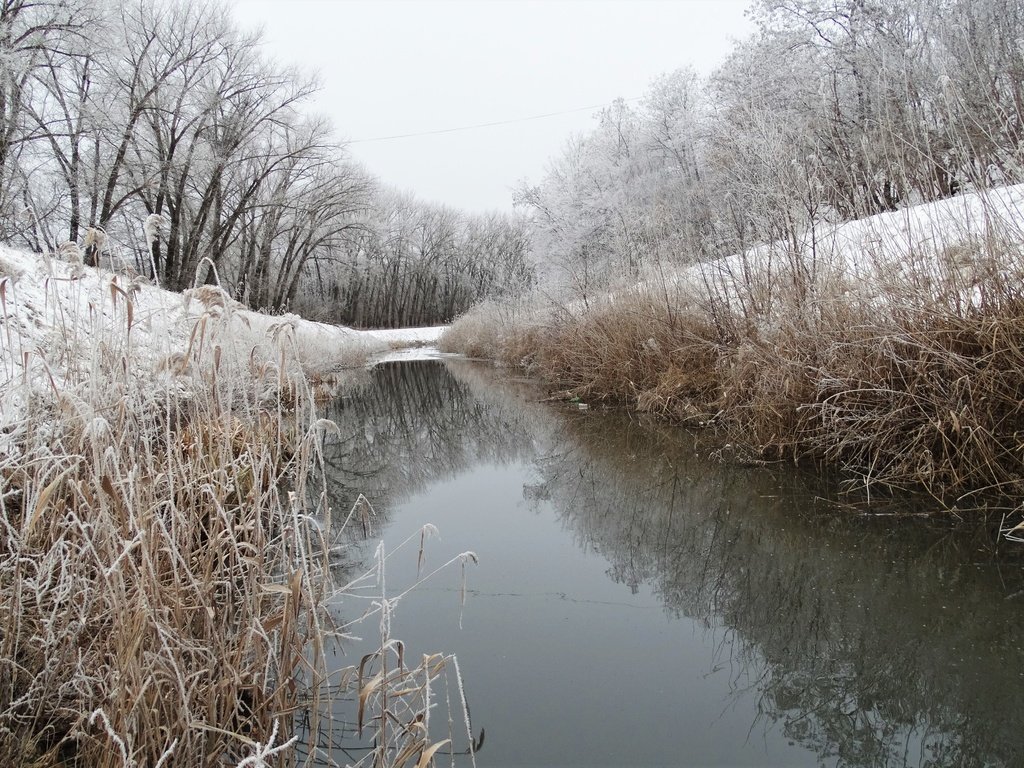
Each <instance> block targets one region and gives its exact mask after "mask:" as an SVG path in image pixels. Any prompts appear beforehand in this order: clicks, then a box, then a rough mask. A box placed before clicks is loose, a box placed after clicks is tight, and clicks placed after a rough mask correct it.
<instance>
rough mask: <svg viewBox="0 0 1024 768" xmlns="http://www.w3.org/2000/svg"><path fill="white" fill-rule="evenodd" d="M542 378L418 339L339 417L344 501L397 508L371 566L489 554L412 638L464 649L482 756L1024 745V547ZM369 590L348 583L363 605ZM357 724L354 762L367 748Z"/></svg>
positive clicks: (765, 760)
mask: <svg viewBox="0 0 1024 768" xmlns="http://www.w3.org/2000/svg"><path fill="white" fill-rule="evenodd" d="M542 399H543V393H542V392H541V391H540V390H538V389H537V388H536V387H535V386H534V385H531V384H530V383H528V382H524V381H521V380H517V379H515V378H513V377H511V376H510V374H509V372H507V371H505V372H502V371H496V370H494V369H492V368H490V367H487V366H484V365H481V364H475V363H471V362H468V361H459V360H445V361H437V360H435V361H417V362H402V363H390V364H385V365H381V366H378V367H377V368H375V369H374V370H373V371H371V372H369V373H368V374H367V375H366V378H365V380H363V381H362V382H360V383H357V384H356V385H354V386H353V387H351V388H350V389H349V390H347V391H346V393H345V394H344V395H343V396H342V397H340V398H339V399H338V400H337V401H336V402H335V403H334V404H333V406H332V408H331V411H330V413H328V416H329V417H330V418H332V419H333V420H334V421H335V422H336V423H338V425H339V427H340V429H341V433H342V438H341V439H340V440H337V441H335V442H334V443H332V444H331V445H330V446H329V447H328V453H327V456H326V460H327V467H328V487H329V489H330V496H331V501H332V506H333V508H334V509H335V510H339V511H340V512H341V513H344V512H346V511H347V510H348V509H350V508H351V507H352V505H353V503H354V502H355V500H356V498H357V496H358V494H360V493H362V494H364V495H365V497H366V498H367V499H368V500H369V501H370V504H371V505H372V508H373V511H374V515H373V516H372V517H368V518H367V522H368V523H369V528H368V530H367V531H366V535H365V537H363V536H360V540H359V541H357V542H355V544H354V553H355V554H354V555H353V556H352V561H353V562H352V563H351V567H352V568H358V567H360V566H361V565H367V566H368V565H369V564H372V562H373V560H374V555H375V553H378V554H379V550H378V546H379V545H380V543H381V542H383V545H382V546H383V551H384V552H386V553H390V556H389V558H388V562H387V566H386V592H387V594H388V595H389V596H393V595H398V594H400V593H401V592H402V591H403V590H404V588H405V587H406V586H408V585H409V584H412V583H414V582H415V581H416V580H417V573H418V572H419V573H424V572H429V571H430V570H431V569H432V568H434V567H435V566H438V565H440V564H442V563H444V562H445V561H447V560H449V559H450V558H453V557H455V556H457V555H458V554H459V553H461V552H464V551H467V550H472V551H473V552H474V553H475V554H476V555H477V557H478V559H479V563H478V564H472V563H470V564H468V565H467V567H466V568H465V578H466V581H465V582H463V568H462V566H461V564H460V563H458V562H457V563H455V564H454V565H452V566H451V567H449V568H447V569H445V570H443V571H441V572H440V573H438V574H436V575H435V576H432V577H431V578H430V579H428V580H427V581H426V582H424V583H423V584H421V585H420V586H418V587H417V588H416V589H415V590H413V591H412V592H411V593H410V594H408V595H407V596H405V597H403V598H402V599H401V600H400V601H399V602H398V603H397V604H396V605H395V606H394V610H393V615H392V620H391V632H392V634H393V636H395V637H398V638H401V639H402V640H403V641H404V642H405V643H406V656H407V658H419V655H420V654H422V653H425V652H435V651H444V652H450V653H453V654H455V655H456V656H457V659H458V668H459V672H460V673H461V677H462V680H463V688H464V692H465V696H466V699H467V701H468V703H469V706H470V715H471V724H470V728H471V729H472V732H473V737H474V738H475V739H479V735H480V731H481V730H483V731H484V732H485V737H484V739H483V744H482V746H481V747H480V749H479V751H478V753H477V755H476V764H477V765H479V766H481V767H483V766H502V767H506V766H705V765H707V766H711V765H716V766H815V765H829V766H832V765H843V766H1017V765H1024V729H1022V728H1021V727H1020V723H1019V719H1020V716H1021V714H1022V713H1024V651H1022V646H1024V632H1022V629H1024V618H1022V613H1021V605H1022V601H1024V569H1022V566H1021V557H1020V552H1019V551H1018V549H1017V548H1014V547H1013V546H1012V545H1007V544H1003V545H999V546H997V545H996V542H995V539H994V537H993V535H992V533H991V532H990V531H989V530H987V529H984V528H982V527H977V528H973V527H971V526H965V525H963V524H961V525H957V526H953V525H950V524H949V522H948V521H946V520H944V519H943V518H942V517H941V516H937V515H926V514H918V515H913V516H906V517H904V516H900V517H893V516H880V515H866V514H861V513H856V512H853V511H850V510H849V509H847V510H845V511H844V510H843V509H842V508H841V507H839V506H837V505H836V504H835V503H834V502H830V501H828V500H827V497H828V493H827V492H826V491H823V490H822V488H821V487H816V485H815V481H813V480H811V479H808V478H805V477H801V476H800V475H799V474H798V473H796V471H795V470H793V469H792V468H790V467H776V468H745V467H738V466H736V465H735V464H730V463H727V462H722V461H719V460H715V459H714V458H712V457H710V456H709V453H710V451H709V449H708V448H707V447H706V446H702V441H701V439H699V438H696V437H694V436H693V435H689V434H687V433H686V432H684V431H682V430H680V429H678V428H673V427H670V426H667V425H665V424H661V423H656V422H645V421H642V420H638V419H637V418H636V417H632V418H631V417H629V416H628V415H625V414H621V413H616V412H610V411H601V410H597V409H592V410H587V411H581V410H578V409H575V408H573V407H571V406H568V405H565V404H554V403H548V402H542ZM917 511H918V512H920V513H927V512H929V509H928V508H927V506H924V507H922V508H921V509H919V510H917ZM427 523H430V524H433V525H434V526H436V528H437V530H438V532H439V536H437V537H433V538H432V539H431V540H429V541H427V542H426V548H425V551H424V555H423V558H424V560H425V562H420V556H419V544H420V537H419V535H418V534H419V532H420V530H421V529H422V527H423V526H424V525H425V524H427ZM410 536H412V537H413V541H412V542H411V544H408V545H406V547H405V548H404V549H401V548H399V544H400V543H401V542H402V541H403V540H405V539H407V538H408V537H410ZM380 589H381V587H380V586H377V585H374V586H373V587H372V588H371V592H372V591H377V592H379V591H380ZM463 599H464V604H463ZM360 610H361V607H360V605H359V604H358V601H353V600H345V601H343V602H342V603H341V604H340V605H339V606H338V612H339V621H341V622H349V621H353V620H354V619H355V618H357V616H358V614H359V612H360ZM376 628H377V620H376V619H372V620H371V621H369V622H363V623H362V624H361V625H360V624H352V625H351V626H349V627H348V630H349V631H350V632H351V633H352V634H354V635H361V636H363V637H366V638H367V639H366V644H364V645H361V644H360V643H359V642H355V641H353V642H352V643H350V644H349V645H350V646H351V647H349V648H347V655H346V656H344V657H340V658H339V665H341V664H346V665H350V664H355V663H358V659H359V657H360V655H361V654H362V653H365V652H367V650H368V649H372V645H373V642H374V640H373V638H374V635H375V632H376ZM439 690H440V689H439ZM448 690H449V695H451V686H449V689H448ZM456 693H457V690H456ZM442 695H443V694H442ZM434 725H435V727H437V726H438V725H440V726H441V727H440V728H439V730H440V731H442V733H441V734H440V735H439V736H438V738H442V737H444V736H446V735H447V732H446V729H445V728H444V727H443V725H444V722H443V718H442V719H439V718H438V717H435V720H434ZM465 731H466V728H465V727H464V726H463V725H462V723H461V722H458V721H457V722H456V726H455V729H454V734H455V744H454V746H455V749H456V750H465V749H467V748H468V745H469V741H468V739H467V737H466V735H465ZM345 744H346V745H347V747H346V749H339V750H336V752H335V754H334V759H335V760H337V761H338V762H339V763H341V764H344V763H345V762H350V763H351V762H353V761H354V760H356V759H358V758H359V756H360V753H359V744H360V743H359V740H358V739H356V737H355V736H354V734H353V735H350V736H349V737H346V739H345ZM363 746H366V745H363ZM412 762H413V763H414V762H415V761H412ZM448 762H449V758H439V764H447V763H448ZM410 764H412V763H410ZM456 764H458V765H464V764H469V762H468V760H467V759H466V758H465V757H460V758H457V759H456Z"/></svg>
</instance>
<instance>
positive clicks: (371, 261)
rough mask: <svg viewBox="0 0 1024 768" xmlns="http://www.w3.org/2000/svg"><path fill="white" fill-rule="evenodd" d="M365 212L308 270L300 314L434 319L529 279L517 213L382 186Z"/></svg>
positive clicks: (388, 320) (377, 320)
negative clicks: (469, 210) (480, 210)
mask: <svg viewBox="0 0 1024 768" xmlns="http://www.w3.org/2000/svg"><path fill="white" fill-rule="evenodd" d="M367 213H368V215H367V218H366V219H365V221H364V222H363V223H362V224H360V225H359V226H357V227H353V228H352V229H350V230H349V231H348V232H346V235H345V237H344V239H343V242H342V243H341V246H340V247H339V248H338V249H337V250H336V251H335V252H334V254H333V255H332V258H331V259H330V260H329V261H327V260H324V261H323V262H318V263H317V264H316V265H315V269H314V270H311V272H310V273H309V275H308V276H307V280H306V283H305V289H304V290H303V291H302V292H301V293H302V295H301V298H300V300H299V301H297V302H296V303H295V305H294V308H295V309H296V311H298V312H300V313H301V314H302V315H303V316H304V317H309V318H312V319H318V320H324V321H329V322H337V323H344V324H347V325H355V326H358V327H371V328H372V327H402V326H418V325H432V324H438V323H444V322H449V321H451V320H452V318H454V317H455V316H456V315H459V314H461V313H463V312H465V311H466V310H467V309H469V307H471V306H472V305H473V304H475V303H476V302H478V301H480V300H481V299H483V298H491V297H501V296H505V295H509V294H513V293H517V292H518V291H521V290H523V289H525V288H528V287H529V286H530V285H531V284H532V281H533V270H532V268H531V267H530V266H529V239H528V237H527V232H526V226H525V222H524V221H523V220H522V219H519V218H514V217H510V216H506V215H502V214H498V213H494V214H484V215H468V214H465V213H461V212H459V211H456V210H454V209H452V208H448V207H446V206H439V205H430V204H425V203H422V202H419V201H417V200H415V199H414V198H413V197H411V196H410V195H407V194H400V193H397V192H394V191H390V190H386V189H380V190H378V191H377V193H376V194H375V195H374V204H373V206H372V207H371V208H370V209H369V210H368V212H367Z"/></svg>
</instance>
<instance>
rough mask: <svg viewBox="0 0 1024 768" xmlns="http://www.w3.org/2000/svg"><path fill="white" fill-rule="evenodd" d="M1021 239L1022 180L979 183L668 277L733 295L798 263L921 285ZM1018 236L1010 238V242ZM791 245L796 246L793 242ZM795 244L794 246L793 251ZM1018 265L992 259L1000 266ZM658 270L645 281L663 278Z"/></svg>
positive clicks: (695, 290)
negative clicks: (971, 189)
mask: <svg viewBox="0 0 1024 768" xmlns="http://www.w3.org/2000/svg"><path fill="white" fill-rule="evenodd" d="M1022 240H1024V185H1016V186H1011V187H1003V188H1000V189H994V190H983V191H981V192H976V193H967V194H963V195H958V196H956V197H951V198H947V199H945V200H939V201H937V202H933V203H926V204H921V205H915V206H910V207H907V208H903V209H901V210H898V211H893V212H890V213H882V214H878V215H875V216H871V217H869V218H865V219H858V220H856V221H849V222H846V223H843V224H839V225H827V224H819V225H817V226H816V227H814V228H813V229H808V231H806V232H805V233H804V235H803V237H802V238H800V240H799V241H798V242H797V243H795V244H794V243H788V242H779V243H772V244H769V245H761V246H757V247H754V248H751V249H750V250H748V251H746V252H744V253H742V254H737V255H733V256H729V257H727V258H724V259H718V260H716V261H711V262H706V263H703V264H697V265H693V266H690V267H687V268H684V269H682V270H680V271H679V272H677V273H676V275H675V277H674V279H673V280H672V282H673V283H674V284H675V286H676V287H677V288H679V289H681V290H682V291H683V292H685V293H689V294H690V295H695V296H698V297H702V298H706V297H707V295H708V293H709V291H710V292H711V293H712V294H713V295H714V297H715V298H718V299H723V298H728V299H729V300H735V299H738V298H739V297H740V296H741V295H743V294H744V293H745V292H746V289H747V288H748V287H749V286H750V285H759V286H765V285H768V284H771V283H775V282H778V281H779V280H780V279H784V276H785V275H786V274H787V272H788V271H790V270H792V269H793V268H794V267H795V266H796V265H797V264H799V268H800V269H805V270H812V271H813V274H811V273H809V274H807V275H806V277H808V278H812V279H813V281H815V282H817V283H819V284H823V283H825V282H832V283H834V284H835V285H837V286H838V285H841V286H843V287H845V288H847V289H855V290H858V291H863V292H865V293H867V294H868V295H872V294H874V293H875V292H876V289H877V286H878V283H879V281H885V282H890V283H893V282H897V283H903V284H912V285H918V286H921V287H924V286H927V285H928V284H929V283H932V282H934V281H936V280H937V279H939V278H943V277H949V276H950V274H951V273H957V272H960V273H963V274H962V277H964V278H966V279H967V280H968V283H969V282H970V281H971V280H972V278H973V276H972V275H971V274H969V272H970V271H971V270H972V269H976V268H977V267H978V264H977V262H976V260H977V258H978V257H980V256H981V255H982V254H983V253H985V252H986V249H985V248H984V247H983V244H985V243H996V244H997V246H996V247H995V248H993V249H990V250H989V251H987V252H989V253H992V252H998V251H999V250H1000V249H999V247H998V244H999V243H1000V242H1002V243H1005V244H1008V246H1009V247H1008V248H1007V249H1006V250H1007V251H1008V252H1009V251H1013V250H1014V249H1015V247H1016V248H1019V243H1020V242H1022ZM1014 244H1016V246H1015V245H1014ZM794 246H795V247H794ZM794 252H797V254H796V256H798V258H795V254H794ZM1019 266H1020V265H1017V264H998V265H996V267H997V268H999V269H1001V270H1004V271H1003V274H1004V276H1006V275H1007V274H1014V272H1015V271H1016V269H1017V268H1018V267H1019ZM661 284H662V283H661V278H660V276H659V277H657V278H651V279H647V280H644V281H643V285H646V286H647V287H650V286H658V285H661Z"/></svg>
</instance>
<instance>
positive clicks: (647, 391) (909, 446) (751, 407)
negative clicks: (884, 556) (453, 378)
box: [442, 214, 1024, 512]
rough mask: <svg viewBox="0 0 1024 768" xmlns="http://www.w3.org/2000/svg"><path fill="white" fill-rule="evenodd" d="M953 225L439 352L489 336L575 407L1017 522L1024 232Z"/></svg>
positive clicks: (458, 332)
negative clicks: (704, 433) (673, 423)
mask: <svg viewBox="0 0 1024 768" xmlns="http://www.w3.org/2000/svg"><path fill="white" fill-rule="evenodd" d="M894 215H900V214H894ZM1015 220H1016V219H1014V221H1015ZM925 221H926V224H927V219H926V220H925ZM955 224H956V222H950V221H948V220H941V219H939V218H936V219H934V220H933V221H932V222H931V224H930V225H929V226H931V229H930V230H928V231H926V232H925V233H924V234H923V235H922V234H919V233H916V232H915V230H914V229H913V227H910V226H907V227H906V232H907V234H905V238H906V239H905V241H903V242H898V241H894V240H893V239H892V238H891V234H890V235H887V237H888V238H889V239H886V238H879V239H878V240H876V241H872V240H871V239H870V238H866V240H867V241H868V243H869V244H868V245H867V246H861V248H860V250H859V251H858V252H857V253H856V254H855V256H854V257H853V258H852V259H851V256H850V254H849V253H848V252H844V251H843V250H842V249H841V248H840V246H839V245H837V242H836V240H832V241H831V243H828V242H825V243H823V242H822V240H821V239H820V238H814V239H809V238H802V239H801V238H798V237H794V238H792V240H791V241H790V242H788V243H785V244H778V245H775V246H771V247H762V248H760V249H758V250H756V251H754V252H751V253H748V254H743V255H741V256H739V257H734V258H732V259H727V260H722V261H719V262H714V263H710V264H706V265H702V266H699V267H696V268H691V269H689V270H684V271H681V272H678V273H676V274H675V275H673V276H671V277H669V278H666V279H663V280H662V281H660V282H658V283H656V284H651V283H647V284H641V285H640V286H638V287H635V288H633V289H630V290H623V291H619V292H616V293H614V294H610V295H608V296H606V297H605V298H604V299H601V300H598V301H594V300H589V301H588V302H586V304H585V305H584V304H582V303H570V304H568V305H564V306H562V307H561V309H560V310H557V309H549V310H548V314H547V315H546V316H544V317H543V318H542V319H541V320H540V321H538V316H537V315H535V316H534V317H533V320H532V321H531V322H529V323H527V324H525V326H523V328H522V330H520V326H519V325H517V323H515V322H512V321H514V320H515V315H514V314H509V313H507V312H504V313H503V312H500V311H498V310H497V309H496V308H495V307H493V306H485V307H481V308H478V309H476V310H474V311H471V312H470V313H468V314H467V315H466V316H465V317H464V318H461V319H460V320H458V321H457V322H456V323H455V324H454V325H453V327H452V329H451V330H450V331H449V332H448V333H447V334H446V335H445V337H444V339H443V340H442V342H443V343H444V344H445V345H446V346H447V348H449V349H451V350H452V351H458V350H460V349H462V348H464V344H465V341H464V340H465V339H466V338H468V337H471V338H485V339H487V340H488V341H487V344H486V345H485V346H486V347H489V349H490V352H489V356H491V357H497V358H502V359H505V360H506V361H507V360H508V359H509V358H510V357H512V358H516V357H518V358H520V359H521V361H522V364H523V365H524V366H525V367H526V368H527V369H528V370H529V371H531V372H532V373H534V374H536V375H538V376H540V377H542V378H544V379H546V380H548V381H549V382H551V383H552V384H553V385H555V386H557V387H558V388H559V389H560V390H562V391H563V392H564V394H565V395H566V396H569V397H578V398H580V399H583V400H588V401H611V402H616V403H620V404H624V405H627V406H629V407H634V408H637V409H639V410H644V411H652V412H656V413H659V414H662V415H664V416H666V417H668V418H672V419H675V420H678V421H683V422H686V423H688V424H690V425H694V426H715V427H716V428H717V429H718V431H719V432H720V433H721V434H722V435H723V436H724V438H725V439H728V440H730V441H732V443H733V446H732V447H733V452H734V453H735V454H736V455H738V456H741V457H742V458H744V459H748V460H755V461H764V460H778V459H789V460H798V461H799V460H809V461H817V462H821V463H825V464H828V465H830V466H835V467H838V468H839V469H840V470H841V471H842V473H843V476H844V477H845V478H846V481H847V483H848V486H849V487H850V488H851V489H853V488H859V489H866V490H867V491H868V493H869V494H870V493H875V494H877V493H880V492H883V491H884V492H891V491H903V490H915V491H922V490H923V491H925V492H926V493H928V494H931V495H932V496H934V497H936V498H937V499H939V500H941V502H942V503H943V504H944V505H946V506H949V507H957V508H973V507H980V506H992V505H994V506H997V507H1003V508H1004V509H1007V510H1013V509H1016V511H1017V512H1020V511H1021V507H1020V506H1019V499H1020V498H1022V497H1024V438H1022V435H1024V408H1022V406H1021V403H1022V402H1024V379H1022V378H1021V376H1020V372H1021V371H1022V370H1024V330H1022V329H1024V258H1022V251H1021V248H1022V246H1021V243H1024V234H1022V233H1021V232H1020V231H1017V227H1016V226H1015V225H1013V224H1012V222H1011V224H1009V225H1006V220H1005V219H999V218H998V217H996V216H992V217H987V216H986V217H984V218H983V221H982V226H981V227H977V226H975V227H967V226H962V227H961V228H960V230H959V231H951V230H956V229H957V227H956V226H954V225H955ZM979 229H980V231H981V232H982V233H983V234H982V235H980V236H979V234H978V232H979ZM912 235H913V236H912ZM871 242H875V243H876V245H877V247H874V246H871V245H870V243H871ZM488 328H490V329H491V330H490V331H488ZM508 348H511V349H515V350H516V352H515V354H514V355H511V356H510V355H508V354H506V353H505V352H504V350H505V349H508ZM524 350H525V353H524ZM474 351H476V352H477V353H479V352H480V349H479V348H478V349H476V350H474Z"/></svg>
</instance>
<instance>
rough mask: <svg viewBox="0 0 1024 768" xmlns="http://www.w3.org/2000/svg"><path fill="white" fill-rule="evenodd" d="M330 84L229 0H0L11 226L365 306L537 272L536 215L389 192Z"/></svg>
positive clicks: (377, 307) (416, 303) (22, 235)
mask: <svg viewBox="0 0 1024 768" xmlns="http://www.w3.org/2000/svg"><path fill="white" fill-rule="evenodd" d="M315 89H316V83H315V82H314V81H312V80H310V79H309V78H306V77H303V76H301V75H300V74H298V73H297V72H294V71H291V70H285V69H282V68H280V67H278V66H276V65H273V64H271V63H270V62H268V61H267V60H266V59H265V58H264V57H263V55H262V53H261V49H260V40H259V37H258V36H256V35H247V34H243V33H241V32H240V31H239V30H238V29H237V28H236V27H235V25H234V23H233V22H232V20H231V17H230V12H229V10H228V8H227V6H224V5H221V4H218V3H216V2H215V3H207V4H195V3H189V2H186V1H185V0H166V1H164V0H128V2H124V3H114V2H111V1H110V0H95V2H91V3H85V2H83V1H82V0H33V1H32V2H27V0H0V238H2V239H4V240H6V241H8V242H13V243H15V244H20V245H23V246H27V247H29V248H32V249H34V250H38V251H42V250H47V251H51V252H52V251H56V250H57V248H58V247H59V246H60V244H61V243H63V242H65V241H67V240H72V241H78V242H81V243H83V244H84V241H85V240H86V239H88V240H89V241H90V242H99V243H101V245H102V247H99V248H90V249H87V250H86V260H87V262H89V263H93V264H95V262H96V261H97V260H98V259H99V258H100V257H101V256H104V257H105V259H106V261H105V262H104V264H105V265H111V266H114V267H117V268H130V269H133V270H135V271H137V272H139V273H143V274H146V275H148V276H150V277H152V278H153V279H155V280H157V281H158V282H159V283H160V284H161V285H163V286H164V287H166V288H170V289H174V290H180V289H183V288H186V287H188V286H191V285H192V284H193V283H194V282H197V281H198V282H205V281H214V280H219V281H220V283H221V285H222V286H223V287H225V288H226V289H227V290H228V291H230V292H231V293H232V294H233V295H234V296H236V297H237V298H238V299H239V300H241V301H243V302H246V303H247V304H249V305H250V306H253V307H258V308H265V309H270V310H283V309H286V308H296V307H299V306H301V307H304V308H305V309H307V310H308V311H315V312H316V313H317V315H319V316H322V317H325V318H332V319H344V320H347V321H351V322H359V323H361V324H392V323H397V322H403V323H409V322H416V323H420V322H423V323H426V322H431V323H432V322H442V321H445V320H450V319H451V317H452V315H454V314H455V313H457V312H459V311H461V310H462V309H465V308H466V307H467V306H468V305H469V304H470V303H472V302H473V301H475V300H477V299H479V298H482V297H483V296H485V295H488V294H491V293H494V292H500V291H503V290H507V289H508V288H509V287H510V286H512V285H513V284H515V285H518V284H520V283H522V282H523V281H524V280H528V279H529V274H528V270H527V269H526V267H525V249H526V240H525V233H524V231H523V229H522V227H521V226H519V225H517V224H516V223H515V222H514V221H512V220H511V219H504V218H501V217H466V216H463V215H461V214H458V213H456V212H454V211H450V210H446V209H441V208H435V207H431V206H428V205H424V204H421V203H417V202H415V201H413V200H411V199H407V198H406V199H403V198H401V196H398V195H395V194H394V193H392V192H390V191H388V190H387V189H386V188H384V187H382V186H381V185H380V184H378V183H377V182H376V181H375V180H373V179H372V177H370V175H369V174H368V173H367V172H366V171H364V170H363V169H362V168H360V167H359V166H358V165H356V164H355V163H353V162H352V161H351V160H349V159H348V156H347V154H346V152H345V149H344V147H343V146H341V145H340V144H339V143H338V142H337V141H336V140H335V138H334V136H333V129H332V127H331V126H330V125H329V124H327V123H326V122H324V121H322V120H318V119H314V118H311V117H310V116H309V115H308V114H307V112H306V105H307V103H308V100H309V97H310V96H311V94H313V93H314V91H315ZM143 222H145V227H144V226H143ZM104 252H105V255H104Z"/></svg>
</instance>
